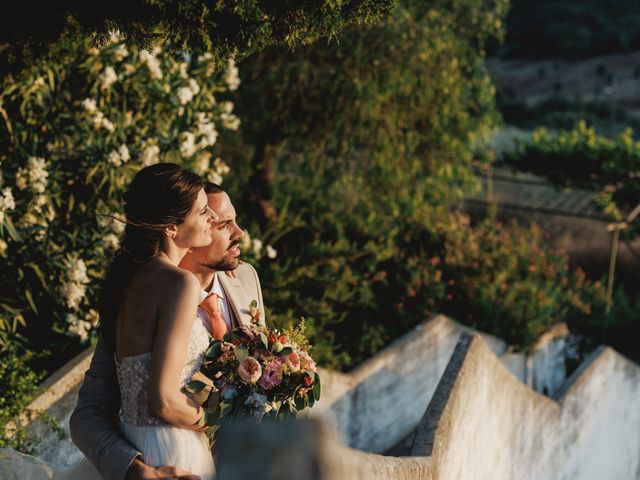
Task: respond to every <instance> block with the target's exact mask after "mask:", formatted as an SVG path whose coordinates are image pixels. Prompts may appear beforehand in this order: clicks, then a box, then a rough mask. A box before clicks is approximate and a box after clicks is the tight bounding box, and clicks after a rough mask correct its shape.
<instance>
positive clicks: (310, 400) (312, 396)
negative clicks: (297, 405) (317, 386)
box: [306, 391, 316, 408]
mask: <svg viewBox="0 0 640 480" xmlns="http://www.w3.org/2000/svg"><path fill="white" fill-rule="evenodd" d="M306 397H307V405H308V406H309V408H311V407H313V406H314V405H315V403H316V396H315V394H314V393H313V391H310V392H307V394H306Z"/></svg>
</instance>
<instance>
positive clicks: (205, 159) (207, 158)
mask: <svg viewBox="0 0 640 480" xmlns="http://www.w3.org/2000/svg"><path fill="white" fill-rule="evenodd" d="M210 163H211V153H209V152H200V153H199V154H198V156H197V158H196V162H195V164H194V165H193V170H194V172H196V173H197V174H198V175H204V174H205V173H206V172H207V171H208V170H209V165H210Z"/></svg>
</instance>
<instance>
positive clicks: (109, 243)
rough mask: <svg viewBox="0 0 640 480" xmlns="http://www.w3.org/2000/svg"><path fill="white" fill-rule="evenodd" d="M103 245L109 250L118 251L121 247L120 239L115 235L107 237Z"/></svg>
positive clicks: (111, 234)
mask: <svg viewBox="0 0 640 480" xmlns="http://www.w3.org/2000/svg"><path fill="white" fill-rule="evenodd" d="M102 244H103V245H104V247H105V248H106V249H107V250H116V249H117V248H118V247H119V246H120V239H119V238H118V236H117V235H116V234H115V233H110V234H108V235H105V237H104V239H103V241H102Z"/></svg>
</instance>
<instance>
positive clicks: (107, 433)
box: [70, 263, 264, 480]
mask: <svg viewBox="0 0 640 480" xmlns="http://www.w3.org/2000/svg"><path fill="white" fill-rule="evenodd" d="M236 275H237V277H236V278H230V277H228V276H227V275H225V274H218V278H219V280H220V283H221V284H222V288H223V289H224V291H225V294H226V296H227V300H228V302H229V305H230V306H231V310H232V313H233V315H234V316H235V320H236V321H239V322H240V323H241V324H247V323H248V322H250V321H251V316H250V314H249V304H250V303H251V301H252V300H256V301H257V302H258V307H260V308H262V309H263V311H264V304H263V300H262V290H261V288H260V280H259V279H258V274H257V273H256V271H255V269H254V268H253V267H252V266H251V265H249V264H247V263H243V264H242V265H240V266H239V267H238V269H237V270H236ZM119 411H120V388H119V387H118V378H117V375H116V366H115V362H114V352H113V351H112V350H111V349H110V347H109V346H108V345H107V343H106V342H105V341H104V339H103V338H102V337H101V338H100V339H98V344H97V346H96V351H95V353H94V354H93V358H92V359H91V366H90V367H89V370H87V372H86V373H85V376H84V381H83V383H82V387H81V388H80V393H79V394H78V403H77V404H76V408H75V410H74V411H73V414H72V415H71V420H70V428H71V439H72V440H73V443H75V444H76V446H77V447H78V448H79V449H80V450H81V451H82V453H84V455H85V456H86V457H87V458H88V459H89V460H90V461H91V463H93V465H94V466H95V467H96V469H97V470H98V472H100V475H102V477H103V478H105V479H106V480H122V479H123V478H124V477H125V475H126V473H127V470H128V469H129V465H131V462H132V461H133V460H134V459H135V458H136V457H138V456H140V455H141V453H140V452H139V451H138V450H136V449H135V448H134V447H133V446H131V445H130V444H129V443H127V441H126V440H125V439H124V438H123V437H121V436H120V432H119V430H118V426H117V425H118V423H117V419H118V412H119Z"/></svg>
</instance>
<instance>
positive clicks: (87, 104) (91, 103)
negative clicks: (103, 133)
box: [82, 98, 102, 121]
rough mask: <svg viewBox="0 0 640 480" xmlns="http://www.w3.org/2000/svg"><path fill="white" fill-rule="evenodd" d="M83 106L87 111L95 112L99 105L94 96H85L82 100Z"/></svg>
mask: <svg viewBox="0 0 640 480" xmlns="http://www.w3.org/2000/svg"><path fill="white" fill-rule="evenodd" d="M82 108H84V110H85V111H86V112H87V113H94V112H95V111H96V110H97V109H98V106H97V104H96V101H95V100H94V99H93V98H85V99H84V100H83V101H82ZM101 121H102V120H101Z"/></svg>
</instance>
